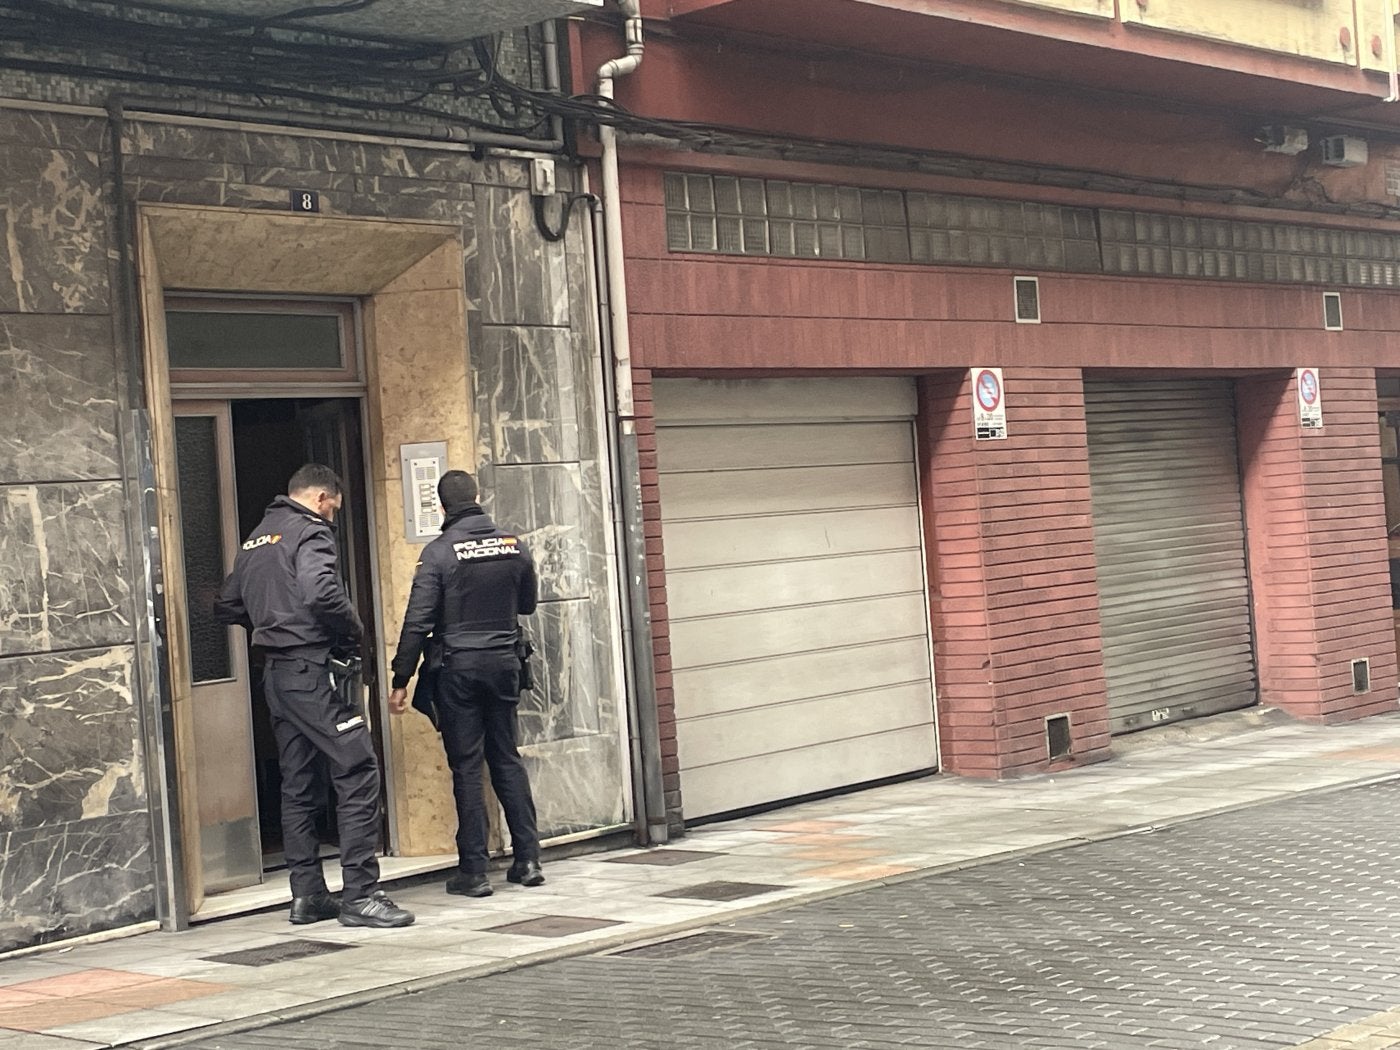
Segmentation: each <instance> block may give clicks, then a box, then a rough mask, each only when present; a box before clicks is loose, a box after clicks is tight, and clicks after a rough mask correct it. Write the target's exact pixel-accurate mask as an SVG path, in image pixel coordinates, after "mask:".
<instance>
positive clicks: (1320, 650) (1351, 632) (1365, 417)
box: [1236, 368, 1397, 722]
mask: <svg viewBox="0 0 1400 1050" xmlns="http://www.w3.org/2000/svg"><path fill="white" fill-rule="evenodd" d="M1320 374H1321V385H1322V407H1323V424H1324V425H1323V429H1322V430H1321V431H1320V432H1308V431H1304V430H1303V429H1302V427H1301V426H1300V425H1299V422H1298V391H1297V384H1296V381H1295V380H1294V377H1293V373H1292V372H1287V373H1279V374H1272V375H1267V376H1256V377H1250V378H1247V379H1241V380H1239V381H1237V384H1236V399H1237V403H1238V409H1237V412H1238V417H1239V431H1240V469H1241V471H1242V472H1243V474H1244V495H1245V514H1246V519H1247V525H1248V529H1249V560H1250V584H1251V588H1252V591H1253V599H1254V616H1255V633H1256V635H1257V637H1258V659H1259V684H1260V698H1261V700H1262V702H1264V703H1266V704H1272V705H1274V706H1277V707H1280V708H1283V709H1284V710H1286V711H1288V712H1290V713H1291V714H1293V715H1294V716H1296V717H1298V718H1304V719H1307V720H1309V721H1314V722H1340V721H1345V720H1347V719H1352V718H1361V717H1364V716H1366V715H1370V714H1376V713H1378V712H1380V711H1387V710H1393V709H1394V707H1395V696H1396V686H1397V679H1396V653H1395V632H1394V630H1393V628H1392V621H1391V605H1390V576H1389V571H1388V564H1389V563H1388V561H1387V554H1386V535H1385V504H1384V497H1383V494H1382V489H1381V470H1380V456H1381V453H1380V438H1379V434H1378V429H1377V425H1376V415H1377V408H1376V381H1375V372H1374V371H1373V370H1372V369H1366V368H1329V369H1324V370H1322V371H1321V373H1320ZM1358 657H1369V658H1370V661H1371V689H1370V692H1368V693H1364V694H1361V695H1356V694H1354V693H1353V692H1352V679H1351V661H1352V660H1353V659H1354V658H1358Z"/></svg>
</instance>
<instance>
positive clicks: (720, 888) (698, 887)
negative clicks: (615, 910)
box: [653, 882, 788, 901]
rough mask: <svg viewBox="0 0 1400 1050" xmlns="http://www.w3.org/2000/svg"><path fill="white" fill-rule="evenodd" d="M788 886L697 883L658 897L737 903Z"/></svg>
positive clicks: (658, 894) (755, 883) (744, 883)
mask: <svg viewBox="0 0 1400 1050" xmlns="http://www.w3.org/2000/svg"><path fill="white" fill-rule="evenodd" d="M787 888H788V887H787V886H774V885H772V884H771V883H767V882H697V883H696V884H695V885H694V886H682V887H681V888H680V889H677V890H667V891H666V892H664V893H656V894H653V896H656V897H681V898H689V899H690V900H697V901H737V900H742V899H743V898H744V897H757V896H758V895H759V894H760V893H772V892H773V891H774V890H785V889H787Z"/></svg>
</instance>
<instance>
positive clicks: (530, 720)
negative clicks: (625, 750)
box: [520, 599, 617, 744]
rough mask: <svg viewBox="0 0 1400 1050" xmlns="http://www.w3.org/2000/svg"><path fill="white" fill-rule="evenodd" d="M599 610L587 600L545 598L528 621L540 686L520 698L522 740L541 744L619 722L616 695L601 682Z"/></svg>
mask: <svg viewBox="0 0 1400 1050" xmlns="http://www.w3.org/2000/svg"><path fill="white" fill-rule="evenodd" d="M594 616H595V610H594V607H593V604H592V603H591V602H590V601H588V600H586V599H579V600H575V601H566V602H546V603H544V604H542V605H541V606H540V607H539V609H538V610H537V611H536V613H535V615H534V616H533V617H531V618H530V619H529V620H527V621H526V627H525V629H526V632H527V633H528V634H529V636H530V639H531V640H532V641H533V642H534V643H535V649H536V653H535V657H534V668H535V677H536V683H535V688H534V689H533V690H531V691H529V692H526V693H523V694H522V695H521V698H520V739H521V741H522V742H523V743H529V744H538V743H544V742H546V741H550V740H567V739H569V738H570V737H575V736H588V735H591V734H595V733H599V732H604V731H606V730H607V729H608V728H611V727H613V726H616V725H617V722H616V707H617V704H616V700H617V698H616V696H614V695H606V696H605V695H603V694H601V693H600V692H599V685H600V683H601V681H602V680H603V678H604V677H605V676H603V675H600V673H599V671H600V667H599V663H600V661H601V660H605V659H606V650H604V651H603V652H599V651H598V648H597V645H596V636H595V631H594V622H593V621H594Z"/></svg>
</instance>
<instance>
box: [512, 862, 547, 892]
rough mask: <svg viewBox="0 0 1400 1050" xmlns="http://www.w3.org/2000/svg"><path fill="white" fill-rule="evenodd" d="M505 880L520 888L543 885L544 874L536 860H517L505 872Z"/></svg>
mask: <svg viewBox="0 0 1400 1050" xmlns="http://www.w3.org/2000/svg"><path fill="white" fill-rule="evenodd" d="M506 878H507V879H508V880H509V881H511V882H518V883H520V885H522V886H543V885H544V872H543V871H541V870H540V862H539V861H537V860H517V861H516V862H515V863H514V864H512V865H511V866H510V870H509V871H507V872H506Z"/></svg>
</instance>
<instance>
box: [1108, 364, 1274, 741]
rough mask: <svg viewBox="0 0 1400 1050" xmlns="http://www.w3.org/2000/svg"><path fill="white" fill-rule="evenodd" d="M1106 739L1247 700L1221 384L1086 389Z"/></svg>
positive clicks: (1248, 673) (1239, 511)
mask: <svg viewBox="0 0 1400 1050" xmlns="http://www.w3.org/2000/svg"><path fill="white" fill-rule="evenodd" d="M1084 402H1085V410H1086V415H1087V419H1088V429H1089V473H1090V479H1091V482H1092V485H1093V500H1094V552H1095V555H1096V558H1097V561H1098V580H1099V604H1100V608H1101V610H1102V623H1103V644H1104V669H1105V672H1106V674H1107V678H1108V704H1109V720H1110V728H1111V729H1112V731H1113V732H1115V733H1122V732H1127V731H1130V730H1133V729H1141V728H1144V727H1146V726H1151V725H1155V724H1160V723H1165V722H1176V721H1180V720H1182V719H1186V718H1193V717H1197V716H1200V715H1207V714H1214V713H1217V712H1220V711H1228V710H1233V709H1236V708H1241V707H1248V706H1249V705H1251V704H1253V703H1255V702H1256V701H1257V700H1258V683H1257V679H1256V675H1255V666H1254V643H1253V632H1252V629H1251V621H1250V602H1249V577H1248V570H1247V566H1246V562H1245V537H1244V511H1243V502H1242V497H1241V494H1240V472H1239V459H1238V453H1237V440H1236V435H1235V403H1234V392H1233V384H1231V383H1230V382H1229V381H1220V380H1199V381H1180V382H1128V383H1118V382H1086V383H1085V384H1084Z"/></svg>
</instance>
